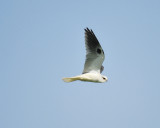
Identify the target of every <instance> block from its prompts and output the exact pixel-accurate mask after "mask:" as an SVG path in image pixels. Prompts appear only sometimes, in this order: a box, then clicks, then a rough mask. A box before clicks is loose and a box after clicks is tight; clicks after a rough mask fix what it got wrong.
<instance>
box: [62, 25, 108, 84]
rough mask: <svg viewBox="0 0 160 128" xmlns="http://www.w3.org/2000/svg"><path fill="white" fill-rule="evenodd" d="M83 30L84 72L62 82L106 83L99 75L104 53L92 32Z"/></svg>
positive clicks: (103, 77)
mask: <svg viewBox="0 0 160 128" xmlns="http://www.w3.org/2000/svg"><path fill="white" fill-rule="evenodd" d="M84 30H85V46H86V60H85V64H84V70H83V73H82V74H81V75H78V76H75V77H68V78H63V81H64V82H72V81H76V80H80V81H88V82H99V83H103V82H106V81H107V80H108V79H107V77H106V76H103V75H101V72H102V71H103V69H104V67H103V66H102V63H103V61H104V59H105V54H104V51H103V49H102V47H101V45H100V43H99V41H98V39H97V38H96V36H95V34H94V33H93V31H92V30H90V29H88V28H86V29H84Z"/></svg>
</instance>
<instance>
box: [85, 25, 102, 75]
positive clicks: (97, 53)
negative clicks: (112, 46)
mask: <svg viewBox="0 0 160 128" xmlns="http://www.w3.org/2000/svg"><path fill="white" fill-rule="evenodd" d="M85 46H86V61H85V64H84V70H83V73H87V72H91V71H96V72H99V73H100V72H102V71H103V70H102V69H103V68H104V67H103V68H101V67H102V63H103V61H104V58H105V55H104V51H103V49H102V47H101V45H100V43H99V41H98V40H97V38H96V36H95V34H94V33H93V31H92V30H89V29H88V28H86V29H85Z"/></svg>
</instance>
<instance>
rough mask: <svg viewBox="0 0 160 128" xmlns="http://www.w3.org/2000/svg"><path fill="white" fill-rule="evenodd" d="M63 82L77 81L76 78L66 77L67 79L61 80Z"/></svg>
mask: <svg viewBox="0 0 160 128" xmlns="http://www.w3.org/2000/svg"><path fill="white" fill-rule="evenodd" d="M62 80H63V81H64V82H72V81H76V80H78V78H77V77H68V78H63V79H62Z"/></svg>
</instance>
